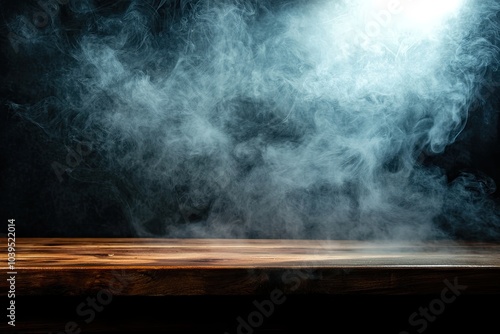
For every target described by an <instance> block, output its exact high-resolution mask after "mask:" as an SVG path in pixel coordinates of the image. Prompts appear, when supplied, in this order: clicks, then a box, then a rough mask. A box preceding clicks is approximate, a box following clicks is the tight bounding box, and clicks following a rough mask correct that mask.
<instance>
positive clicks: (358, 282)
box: [0, 239, 500, 296]
mask: <svg viewBox="0 0 500 334" xmlns="http://www.w3.org/2000/svg"><path fill="white" fill-rule="evenodd" d="M3 264H4V265H6V264H7V261H4V262H3ZM3 271H7V268H5V267H4V268H3ZM16 271H17V278H16V279H17V281H18V282H19V283H18V285H17V293H18V294H19V295H26V296H29V295H67V296H78V295H86V294H94V293H97V292H98V291H100V290H101V289H107V290H109V292H110V293H112V294H113V295H130V296H133V295H135V296H161V295H253V294H259V293H266V291H269V289H275V288H280V289H282V290H283V291H284V292H287V293H304V294H310V293H320V294H360V293H361V294H419V293H432V292H434V291H439V289H440V288H442V287H443V280H445V279H448V280H453V279H454V278H455V277H456V278H457V279H459V280H460V283H461V284H465V285H467V287H468V288H467V293H498V292H500V284H499V282H500V245H497V244H485V243H455V242H446V241H439V242H427V243H415V242H365V241H316V240H229V239H217V240H214V239H18V240H17V243H16ZM27 282H29V284H26V283H27ZM6 288H7V282H6V280H0V289H1V291H3V292H4V293H5V292H6V291H7V290H6Z"/></svg>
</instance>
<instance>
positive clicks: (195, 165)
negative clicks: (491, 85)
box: [13, 0, 500, 238]
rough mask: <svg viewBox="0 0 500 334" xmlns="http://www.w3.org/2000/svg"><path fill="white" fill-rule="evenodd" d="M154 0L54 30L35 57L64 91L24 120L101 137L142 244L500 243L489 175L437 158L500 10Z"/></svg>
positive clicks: (101, 169)
mask: <svg viewBox="0 0 500 334" xmlns="http://www.w3.org/2000/svg"><path fill="white" fill-rule="evenodd" d="M152 3H153V2H152V1H131V2H130V3H129V4H128V5H127V6H126V7H125V8H124V9H123V10H122V11H120V10H116V12H111V13H106V15H104V14H102V11H101V10H102V9H101V8H99V7H98V6H96V5H95V4H94V3H93V2H91V1H78V2H76V1H75V2H71V3H70V4H69V5H68V6H70V10H71V13H72V15H73V16H74V20H76V21H78V22H80V25H79V27H78V29H79V30H78V32H77V35H76V37H73V43H68V42H67V41H66V40H65V39H64V31H63V28H64V23H60V22H57V21H55V22H54V25H56V27H57V25H60V26H61V28H60V30H58V29H56V28H55V32H54V33H53V34H52V35H50V36H49V37H43V36H42V37H43V38H42V37H40V38H37V39H35V38H32V39H30V43H31V44H30V43H27V44H26V45H24V48H23V49H22V50H21V51H20V52H24V53H25V54H26V55H27V56H29V57H33V55H32V54H33V53H34V51H33V50H38V51H37V52H40V51H39V50H42V51H41V52H44V54H45V55H49V57H48V59H47V60H46V62H45V65H44V66H45V69H44V71H43V72H44V77H42V78H41V79H40V80H42V81H43V83H45V84H47V85H48V86H49V87H50V88H51V91H52V92H53V95H52V97H51V98H50V99H46V100H44V101H42V102H40V103H38V104H35V105H31V106H29V105H27V106H23V107H20V113H21V114H23V115H24V116H25V117H27V118H29V119H30V120H32V121H33V122H36V123H37V124H39V125H40V126H42V127H43V128H44V129H45V130H46V131H47V132H48V133H50V134H51V135H55V136H59V137H61V138H68V137H71V136H79V135H81V134H83V133H84V134H85V136H87V138H89V140H91V141H92V144H93V147H94V149H95V150H96V151H97V152H99V157H100V160H99V164H98V165H96V166H95V167H94V172H95V173H104V174H106V175H112V177H113V178H112V179H111V180H110V182H111V183H112V184H113V189H114V191H113V194H114V195H113V196H115V197H116V199H117V200H119V201H120V202H121V203H122V204H123V210H124V212H126V214H127V217H129V220H130V222H131V223H132V224H133V225H134V227H136V231H137V234H138V235H141V236H148V235H156V236H182V237H185V236H209V237H213V236H225V237H227V236H232V237H295V238H317V237H321V238H435V237H445V236H446V235H447V233H451V234H452V233H453V231H455V229H459V230H461V231H465V233H469V232H470V233H471V234H470V235H471V236H474V235H476V234H479V235H483V234H484V235H490V236H493V237H497V236H498V232H499V227H500V220H499V216H498V211H497V209H496V207H495V203H493V202H492V201H491V200H490V199H488V194H489V192H491V187H494V185H490V186H489V187H486V188H484V187H480V186H479V185H481V184H490V183H491V181H484V180H482V179H478V178H477V177H474V176H472V175H468V174H464V175H463V177H459V178H457V179H455V180H454V181H453V182H449V181H448V180H447V177H446V175H445V171H444V170H442V169H440V168H437V167H430V166H427V165H425V164H424V163H423V157H424V156H426V155H438V154H441V153H443V151H444V150H445V149H446V148H447V146H449V145H450V144H452V143H453V142H454V141H455V140H456V138H457V136H459V134H460V133H461V131H462V130H463V128H464V126H465V125H466V122H467V119H468V117H469V114H468V113H469V109H470V105H471V104H472V103H473V102H474V100H475V96H476V92H477V90H479V89H481V86H482V85H483V83H484V79H483V77H484V75H485V73H486V71H487V69H488V67H491V66H496V65H497V61H498V59H497V56H498V49H497V47H496V45H495V43H496V42H498V31H499V30H498V23H497V22H496V21H495V20H496V19H495V15H496V14H497V13H498V10H499V8H500V4H499V3H498V2H497V1H494V0H485V1H479V0H476V1H474V0H464V1H462V3H461V4H460V6H457V8H455V9H454V11H453V12H449V13H448V12H446V11H445V9H444V7H443V6H441V7H439V6H438V5H437V4H436V5H435V6H438V7H436V11H438V9H439V11H438V12H439V13H441V14H440V15H439V16H438V15H434V16H431V17H429V18H427V19H425V20H423V21H422V22H423V23H425V25H424V26H418V25H416V23H417V22H420V21H418V20H416V21H412V20H410V19H409V18H408V17H406V16H405V15H406V14H408V12H409V11H408V8H410V9H412V7H411V6H415V4H414V3H413V4H412V2H411V1H401V3H400V7H398V8H397V10H395V9H394V8H395V7H394V8H393V7H390V6H394V2H392V1H378V2H377V4H376V5H374V6H372V7H369V6H367V3H370V1H326V0H325V1H242V0H225V1H187V0H182V1H180V2H174V1H162V2H161V4H159V6H158V3H157V2H154V3H155V4H156V5H155V6H153V5H152ZM427 5H428V6H431V7H430V8H431V9H430V10H432V6H433V5H432V4H427ZM388 6H389V7H388ZM405 6H410V7H405ZM392 9H394V10H392ZM413 9H414V8H413ZM405 13H406V14H405ZM431 18H432V20H434V21H433V22H432V23H431V22H430V21H429V20H430V19H431ZM438 19H439V20H438ZM422 22H420V23H422ZM17 24H20V23H19V21H17ZM13 26H16V25H15V24H14V23H13ZM28 33H30V32H28ZM47 43H54V44H51V47H47V45H48V44H47ZM56 45H57V46H56ZM58 48H59V50H63V51H62V52H59V51H54V49H58ZM47 50H50V51H47ZM54 54H55V55H57V57H53V58H52V56H51V55H54ZM54 110H55V112H54ZM488 180H489V179H488ZM488 182H490V183H488ZM443 226H446V227H447V228H446V229H444V228H443Z"/></svg>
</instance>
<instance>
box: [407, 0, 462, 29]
mask: <svg viewBox="0 0 500 334" xmlns="http://www.w3.org/2000/svg"><path fill="white" fill-rule="evenodd" d="M462 4H463V0H438V1H435V0H407V1H404V3H403V5H404V15H405V16H406V17H407V18H408V19H410V20H411V21H413V22H414V23H419V24H434V23H437V22H439V21H441V20H443V19H446V18H447V17H448V16H449V15H452V14H454V13H456V12H457V11H458V10H459V9H460V8H461V7H462Z"/></svg>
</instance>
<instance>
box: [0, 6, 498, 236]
mask: <svg viewBox="0 0 500 334" xmlns="http://www.w3.org/2000/svg"><path fill="white" fill-rule="evenodd" d="M149 2H150V3H151V4H152V7H155V6H156V7H157V5H159V4H160V2H162V3H163V6H162V7H161V10H160V11H159V15H160V16H159V17H160V18H161V19H165V17H166V18H167V19H169V18H172V19H174V18H175V15H176V12H177V11H179V8H180V6H181V2H182V1H174V0H170V1H159V0H157V1H149ZM128 4H129V3H128V1H125V0H123V1H97V0H96V5H97V6H98V10H97V11H96V12H95V13H94V15H95V16H96V17H98V16H99V15H103V16H106V15H112V14H113V13H120V12H122V11H124V10H125V9H126V8H127V6H128ZM37 6H38V5H37V4H36V2H35V1H15V2H14V1H2V2H1V3H0V11H1V14H2V22H1V23H2V24H1V26H0V38H1V40H0V48H1V53H0V108H1V110H0V156H1V159H0V187H1V188H0V189H1V191H0V210H1V216H2V217H3V218H2V219H5V220H6V219H8V218H15V219H16V222H17V232H18V235H19V236H23V237H32V236H33V237H34V236H39V237H48V236H51V237H63V236H66V237H84V236H85V237H131V236H134V229H133V227H132V226H131V225H130V224H129V223H128V222H127V218H126V217H125V215H124V213H123V212H122V209H121V205H120V203H118V201H117V200H116V198H114V197H113V196H111V195H110V192H111V191H110V189H109V188H107V186H106V183H108V184H109V182H111V183H113V180H112V176H110V175H102V174H99V173H98V172H96V171H93V169H92V166H93V165H95V164H98V161H99V155H98V154H97V153H96V152H93V151H89V152H86V151H82V152H80V153H82V155H81V156H80V158H81V160H80V161H79V163H78V164H77V166H76V167H75V168H74V169H73V170H72V171H71V172H66V173H65V172H63V173H61V174H60V176H61V177H62V179H59V177H58V175H57V173H56V172H55V170H54V163H56V166H60V165H57V164H61V165H66V163H67V161H68V160H67V159H68V152H77V151H78V150H79V148H78V147H77V146H76V145H75V142H65V141H63V140H61V139H58V138H53V137H50V136H48V135H47V134H46V133H45V132H44V130H43V128H41V127H39V126H37V125H36V124H33V123H30V122H28V121H26V120H25V119H22V118H21V117H19V114H18V111H15V110H14V108H12V104H11V103H12V102H13V103H17V104H24V103H27V104H30V103H34V102H37V101H40V100H41V99H43V98H44V97H47V96H50V88H49V87H46V86H44V85H42V84H41V83H40V82H39V80H38V79H37V76H36V75H33V73H36V74H37V75H40V76H42V75H43V72H42V71H40V68H41V65H42V64H44V62H46V61H48V59H44V57H46V55H45V56H44V55H43V54H42V55H40V56H39V57H38V56H36V52H37V50H36V49H35V50H32V52H33V53H35V54H34V55H33V54H31V55H27V56H26V57H25V56H23V55H22V54H23V53H16V52H15V51H14V48H13V46H12V44H11V42H10V40H9V33H10V30H9V27H8V26H7V24H6V22H8V21H9V20H10V19H11V18H13V17H15V15H17V14H19V13H25V12H26V10H28V12H30V11H29V10H31V12H33V11H34V10H35V9H36V8H37ZM184 10H185V8H184ZM57 15H59V19H60V20H61V23H62V27H63V28H64V30H63V31H62V32H61V33H62V34H63V36H65V38H66V40H67V43H68V45H69V46H71V45H72V43H73V42H74V38H75V35H77V34H76V33H75V32H77V31H78V27H79V25H80V24H81V22H78V21H75V20H74V18H73V16H72V14H71V12H70V11H69V10H68V8H67V6H65V5H61V6H60V10H59V12H58V14H57ZM158 22H160V21H158ZM151 28H152V29H161V24H159V23H157V22H156V23H155V22H154V21H153V22H152V27H151ZM40 29H41V30H42V33H43V29H51V26H50V24H49V25H47V27H44V28H40ZM47 33H50V31H47ZM54 52H56V53H57V52H62V51H60V50H59V51H58V50H55V51H54ZM498 81H499V80H498V72H497V71H496V69H494V68H491V69H490V70H489V71H488V73H487V75H486V81H485V85H484V86H483V89H482V91H481V92H480V93H479V94H478V96H477V101H476V102H475V103H474V104H473V106H472V108H471V110H470V118H469V120H468V123H467V126H466V128H465V130H464V131H463V132H462V133H461V135H460V136H459V137H458V139H457V141H456V143H455V144H453V145H451V146H449V147H448V148H447V149H446V151H445V152H444V153H443V154H441V155H433V156H430V155H428V156H423V157H422V161H423V163H424V164H427V165H429V166H438V167H440V168H443V169H445V170H446V174H447V176H448V181H449V182H453V180H454V179H455V178H457V177H459V176H460V175H461V173H463V172H469V173H472V174H474V175H476V177H478V179H480V180H482V183H480V185H481V184H482V185H484V187H487V188H489V189H492V191H493V192H492V193H491V195H490V197H491V198H493V199H494V200H495V201H497V202H498V199H499V198H500V196H499V194H500V192H499V190H498V189H497V190H495V188H494V187H493V182H494V183H496V184H498V182H499V181H500V169H499V167H500V163H499V162H498V160H500V159H498V158H499V157H500V150H499V145H498V141H499V137H498V130H499V126H500V122H499V119H498V110H499V108H500V101H499V98H498V86H499V85H498V84H497V82H498ZM79 140H82V141H84V140H85V138H80V139H79ZM70 159H71V158H70ZM59 172H61V170H60V171H59ZM61 180H62V181H61ZM110 180H111V181H110ZM115 186H116V184H115ZM117 186H118V187H119V185H117ZM444 228H446V226H445V227H444ZM453 233H455V237H457V238H459V239H467V238H468V236H467V234H466V233H464V232H463V231H460V230H458V231H454V232H453Z"/></svg>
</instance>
